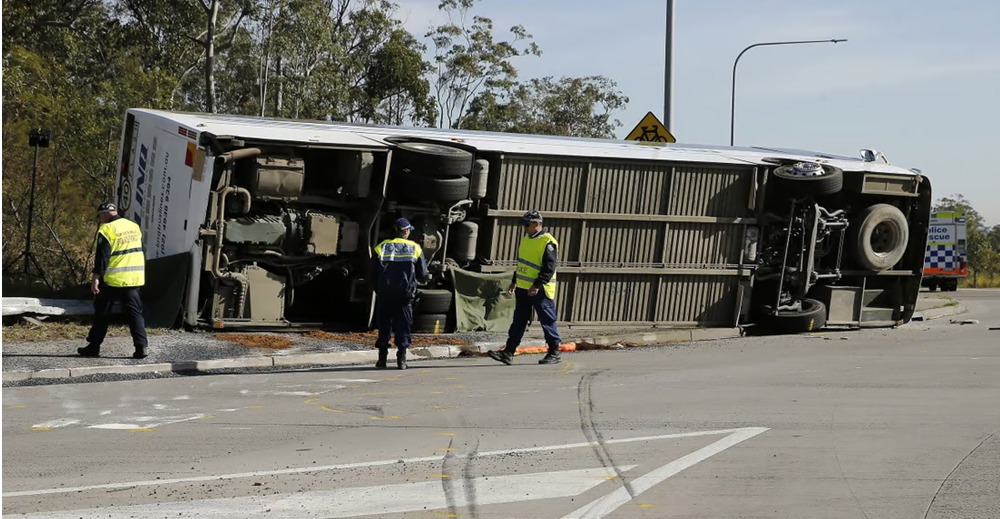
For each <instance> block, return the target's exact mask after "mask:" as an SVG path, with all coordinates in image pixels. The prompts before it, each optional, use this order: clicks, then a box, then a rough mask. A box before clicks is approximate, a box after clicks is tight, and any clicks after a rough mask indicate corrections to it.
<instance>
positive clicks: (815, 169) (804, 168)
mask: <svg viewBox="0 0 1000 519" xmlns="http://www.w3.org/2000/svg"><path fill="white" fill-rule="evenodd" d="M789 173H790V174H791V175H793V176H796V177H819V176H823V174H824V171H823V166H822V165H821V164H817V163H816V162H797V163H795V165H794V166H792V169H791V170H789Z"/></svg>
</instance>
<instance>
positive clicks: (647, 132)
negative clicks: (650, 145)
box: [625, 112, 677, 142]
mask: <svg viewBox="0 0 1000 519" xmlns="http://www.w3.org/2000/svg"><path fill="white" fill-rule="evenodd" d="M625 140H627V141H641V142H677V139H675V138H674V136H673V135H671V134H670V132H669V131H668V130H667V129H666V128H664V127H663V123H661V122H660V120H659V119H657V118H656V116H655V115H653V112H649V113H647V114H646V116H645V117H643V118H642V120H641V121H639V124H637V125H636V126H635V128H634V129H633V130H632V131H631V132H630V133H629V134H628V136H627V137H625Z"/></svg>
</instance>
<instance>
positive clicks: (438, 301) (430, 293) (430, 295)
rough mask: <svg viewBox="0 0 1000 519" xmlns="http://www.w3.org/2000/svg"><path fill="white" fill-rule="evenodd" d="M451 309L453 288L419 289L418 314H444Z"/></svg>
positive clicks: (416, 308) (416, 310)
mask: <svg viewBox="0 0 1000 519" xmlns="http://www.w3.org/2000/svg"><path fill="white" fill-rule="evenodd" d="M449 310H451V290H435V289H421V290H417V303H416V305H414V309H413V311H414V312H416V313H417V314H444V313H447V312H448V311H449Z"/></svg>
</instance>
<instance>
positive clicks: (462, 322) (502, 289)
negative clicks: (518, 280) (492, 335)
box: [450, 268, 514, 332]
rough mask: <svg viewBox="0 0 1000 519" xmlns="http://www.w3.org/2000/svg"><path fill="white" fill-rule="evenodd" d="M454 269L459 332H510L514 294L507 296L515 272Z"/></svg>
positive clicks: (456, 318)
mask: <svg viewBox="0 0 1000 519" xmlns="http://www.w3.org/2000/svg"><path fill="white" fill-rule="evenodd" d="M450 270H451V275H452V279H453V280H454V282H455V331H458V332H506V331H507V329H508V328H509V327H510V321H511V319H512V317H513V315H514V297H513V296H510V295H507V286H508V285H510V279H511V277H512V276H513V274H514V272H513V271H511V272H502V273H500V274H480V273H478V272H468V271H465V270H462V269H457V268H452V269H450Z"/></svg>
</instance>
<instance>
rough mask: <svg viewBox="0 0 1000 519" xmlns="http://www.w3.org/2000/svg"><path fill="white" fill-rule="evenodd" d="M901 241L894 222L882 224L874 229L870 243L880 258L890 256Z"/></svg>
mask: <svg viewBox="0 0 1000 519" xmlns="http://www.w3.org/2000/svg"><path fill="white" fill-rule="evenodd" d="M898 240H899V229H897V228H896V226H895V225H894V224H893V223H892V222H880V223H879V224H878V225H876V226H875V228H874V229H872V236H871V239H870V240H869V242H870V243H871V246H872V251H873V252H874V253H875V254H878V255H879V256H888V255H889V254H890V253H891V252H892V251H893V250H894V249H895V248H896V247H895V244H896V243H897V242H898Z"/></svg>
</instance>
